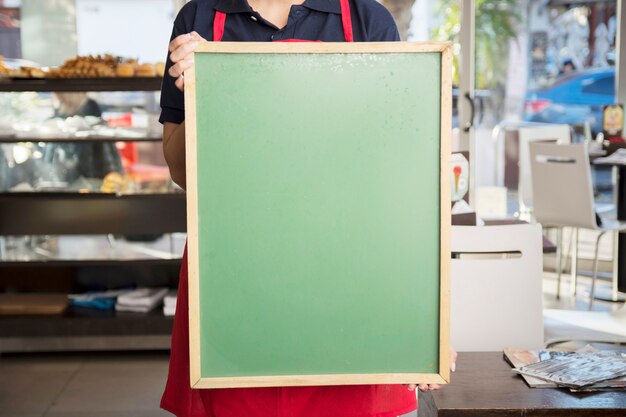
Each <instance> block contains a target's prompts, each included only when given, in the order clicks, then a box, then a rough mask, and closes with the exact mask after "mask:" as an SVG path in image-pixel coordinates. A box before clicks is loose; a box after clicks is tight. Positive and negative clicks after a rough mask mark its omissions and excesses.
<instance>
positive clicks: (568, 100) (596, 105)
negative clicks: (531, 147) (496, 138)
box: [524, 67, 615, 136]
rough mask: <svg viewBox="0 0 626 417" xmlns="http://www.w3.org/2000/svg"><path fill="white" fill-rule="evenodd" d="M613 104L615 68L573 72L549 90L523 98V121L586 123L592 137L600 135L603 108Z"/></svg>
mask: <svg viewBox="0 0 626 417" xmlns="http://www.w3.org/2000/svg"><path fill="white" fill-rule="evenodd" d="M614 103H615V68H613V67H609V68H598V69H591V70H585V71H580V72H574V73H572V74H571V75H566V76H563V77H561V78H559V79H557V80H556V82H555V83H554V84H552V85H551V86H550V87H546V88H542V89H538V90H534V91H530V92H529V93H528V94H527V96H526V107H525V115H524V120H527V121H532V122H543V123H564V124H570V125H576V124H583V123H584V122H589V126H590V128H591V133H592V134H593V135H594V136H595V135H596V134H597V133H599V132H601V131H602V107H603V106H604V105H606V104H614Z"/></svg>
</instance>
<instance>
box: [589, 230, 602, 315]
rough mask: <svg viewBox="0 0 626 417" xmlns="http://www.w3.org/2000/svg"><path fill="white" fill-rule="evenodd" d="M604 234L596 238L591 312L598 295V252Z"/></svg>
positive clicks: (590, 300) (590, 299) (590, 298)
mask: <svg viewBox="0 0 626 417" xmlns="http://www.w3.org/2000/svg"><path fill="white" fill-rule="evenodd" d="M602 236H604V232H600V234H599V235H598V237H597V238H596V250H595V253H594V256H593V276H592V277H591V292H590V293H589V310H591V309H592V307H593V297H594V295H595V293H596V279H597V278H598V250H599V249H600V239H601V238H602Z"/></svg>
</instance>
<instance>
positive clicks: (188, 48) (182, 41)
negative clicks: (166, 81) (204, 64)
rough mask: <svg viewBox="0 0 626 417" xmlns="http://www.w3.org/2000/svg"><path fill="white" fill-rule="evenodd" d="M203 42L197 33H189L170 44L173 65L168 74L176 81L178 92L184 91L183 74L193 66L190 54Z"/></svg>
mask: <svg viewBox="0 0 626 417" xmlns="http://www.w3.org/2000/svg"><path fill="white" fill-rule="evenodd" d="M204 40H205V39H204V38H202V36H200V35H198V33H197V32H191V33H185V34H184V35H179V36H177V37H175V38H174V39H173V40H172V41H171V42H170V46H169V51H170V60H171V61H172V63H173V65H172V66H171V67H170V69H169V71H168V73H169V75H170V76H171V77H172V78H174V79H175V80H176V81H175V84H176V87H177V88H178V89H179V90H180V91H184V87H185V76H184V72H185V71H187V70H188V69H189V68H191V66H192V65H193V58H192V57H191V54H192V53H193V51H194V49H196V46H197V45H198V43H199V42H202V41H204Z"/></svg>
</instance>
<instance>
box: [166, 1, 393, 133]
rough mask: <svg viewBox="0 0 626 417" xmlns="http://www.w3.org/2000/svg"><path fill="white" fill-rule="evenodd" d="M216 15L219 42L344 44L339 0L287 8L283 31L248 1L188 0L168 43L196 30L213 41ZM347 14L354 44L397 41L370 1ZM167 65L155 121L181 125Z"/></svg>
mask: <svg viewBox="0 0 626 417" xmlns="http://www.w3.org/2000/svg"><path fill="white" fill-rule="evenodd" d="M216 10H219V11H222V12H224V13H226V25H225V26H224V36H223V37H222V41H224V42H228V41H231V42H233V41H238V42H244V41H245V42H271V41H279V40H284V39H302V40H310V41H318V40H319V41H323V42H343V41H345V37H344V33H343V25H342V22H341V7H340V5H339V0H306V1H305V2H304V3H303V4H302V5H300V6H292V7H291V11H290V12H289V18H288V21H287V25H286V26H285V27H284V28H282V29H279V28H277V27H276V26H275V25H273V24H272V23H270V22H268V21H267V20H265V19H263V18H262V17H261V15H260V14H258V13H257V12H255V11H254V10H252V8H251V7H250V5H249V4H248V2H247V0H192V1H190V2H189V3H187V4H186V5H185V6H184V7H183V8H182V9H181V11H180V13H178V16H177V17H176V20H175V21H174V30H173V31H172V37H171V39H174V38H175V37H176V36H178V35H182V34H185V33H189V32H193V31H196V32H198V33H199V34H200V36H202V37H203V38H204V39H206V40H208V41H211V40H213V19H214V18H215V11H216ZM350 14H351V17H352V27H353V28H352V30H353V34H354V41H355V42H384V41H399V40H400V35H399V34H398V29H397V27H396V24H395V22H394V20H393V18H392V17H391V14H390V13H389V12H388V11H387V9H385V7H384V6H382V5H381V4H379V3H377V2H376V1H375V0H350ZM171 65H172V62H171V61H170V59H169V54H168V57H167V63H166V70H165V78H164V79H163V86H162V89H161V117H160V119H159V120H160V122H161V123H165V122H172V123H182V122H183V120H185V108H184V100H183V93H182V92H181V91H180V90H178V89H177V88H176V86H175V85H174V81H175V80H174V79H173V78H172V77H170V76H169V75H168V70H169V67H170V66H171Z"/></svg>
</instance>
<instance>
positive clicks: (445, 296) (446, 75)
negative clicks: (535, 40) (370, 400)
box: [185, 42, 452, 389]
mask: <svg viewBox="0 0 626 417" xmlns="http://www.w3.org/2000/svg"><path fill="white" fill-rule="evenodd" d="M420 52H439V53H441V70H442V72H441V113H440V114H441V127H440V135H441V142H440V150H441V162H440V171H441V185H440V197H441V201H440V204H441V214H440V215H441V218H440V222H441V227H440V240H441V242H440V302H439V305H440V313H439V372H438V373H428V374H356V375H348V374H338V375H300V376H299V375H285V376H259V377H222V378H202V377H201V372H200V322H199V317H200V299H199V294H200V281H199V262H198V258H199V252H198V246H197V242H198V238H199V236H198V228H197V224H198V194H197V193H198V182H197V173H198V171H197V160H196V155H197V143H196V136H197V131H196V124H195V121H196V95H195V87H196V82H195V81H196V78H195V67H192V68H190V69H189V70H187V71H186V72H185V109H186V110H185V112H186V117H185V119H186V121H185V142H186V161H187V170H186V173H187V181H186V183H187V237H188V246H187V256H188V271H189V359H190V364H189V365H190V385H191V388H196V389H198V388H243V387H270V386H311V385H314V386H317V385H357V384H409V383H413V384H415V383H424V384H447V383H448V382H449V381H450V236H451V229H450V228H451V225H450V222H451V213H450V210H451V204H450V193H451V174H450V152H451V149H450V140H451V133H452V132H451V130H452V52H451V44H450V43H449V42H434V43H433V42H430V43H422V42H367V43H318V42H312V43H276V42H267V43H261V42H259V43H256V42H203V43H201V44H199V45H198V46H197V47H196V49H195V51H194V54H195V53H233V54H240V53H249V54H261V53H267V54H334V53H341V54H346V53H360V54H363V53H376V54H380V53H420Z"/></svg>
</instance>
